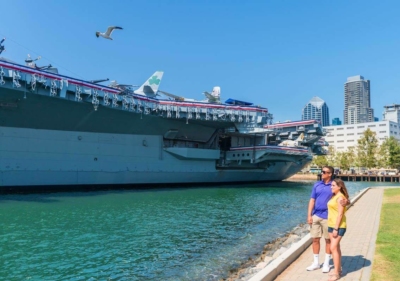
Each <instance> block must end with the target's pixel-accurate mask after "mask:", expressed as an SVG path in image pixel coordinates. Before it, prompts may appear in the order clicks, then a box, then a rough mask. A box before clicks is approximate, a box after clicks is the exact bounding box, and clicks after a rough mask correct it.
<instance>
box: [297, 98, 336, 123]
mask: <svg viewBox="0 0 400 281" xmlns="http://www.w3.org/2000/svg"><path fill="white" fill-rule="evenodd" d="M311 119H314V120H318V121H320V122H321V125H322V126H329V108H328V106H327V105H326V103H325V101H324V100H322V99H321V98H319V97H313V98H312V99H311V100H310V101H309V102H308V103H307V104H306V106H304V108H303V114H302V116H301V120H311Z"/></svg>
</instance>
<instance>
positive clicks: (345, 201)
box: [339, 197, 350, 207]
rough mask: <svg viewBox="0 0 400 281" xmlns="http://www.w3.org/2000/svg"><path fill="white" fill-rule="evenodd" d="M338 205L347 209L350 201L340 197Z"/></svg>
mask: <svg viewBox="0 0 400 281" xmlns="http://www.w3.org/2000/svg"><path fill="white" fill-rule="evenodd" d="M339 205H341V206H342V207H347V206H349V205H350V200H349V199H347V198H344V197H342V198H341V199H340V200H339Z"/></svg>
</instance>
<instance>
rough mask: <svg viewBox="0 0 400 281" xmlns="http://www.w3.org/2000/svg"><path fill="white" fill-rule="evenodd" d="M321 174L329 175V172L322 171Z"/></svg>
mask: <svg viewBox="0 0 400 281" xmlns="http://www.w3.org/2000/svg"><path fill="white" fill-rule="evenodd" d="M322 173H323V174H324V175H325V174H330V172H329V171H322Z"/></svg>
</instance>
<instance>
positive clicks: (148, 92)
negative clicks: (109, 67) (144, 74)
mask: <svg viewBox="0 0 400 281" xmlns="http://www.w3.org/2000/svg"><path fill="white" fill-rule="evenodd" d="M163 75H164V72H163V71H156V72H154V74H153V75H151V76H150V78H149V79H147V80H146V82H144V83H143V85H142V86H140V87H139V89H137V90H134V91H133V92H134V93H135V94H137V95H142V96H147V97H152V98H153V97H155V96H156V95H157V92H158V87H159V86H160V83H161V79H162V77H163Z"/></svg>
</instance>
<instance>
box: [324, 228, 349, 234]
mask: <svg viewBox="0 0 400 281" xmlns="http://www.w3.org/2000/svg"><path fill="white" fill-rule="evenodd" d="M328 232H329V233H332V232H333V227H328ZM345 233H346V228H339V229H338V235H339V236H344V234H345Z"/></svg>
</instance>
